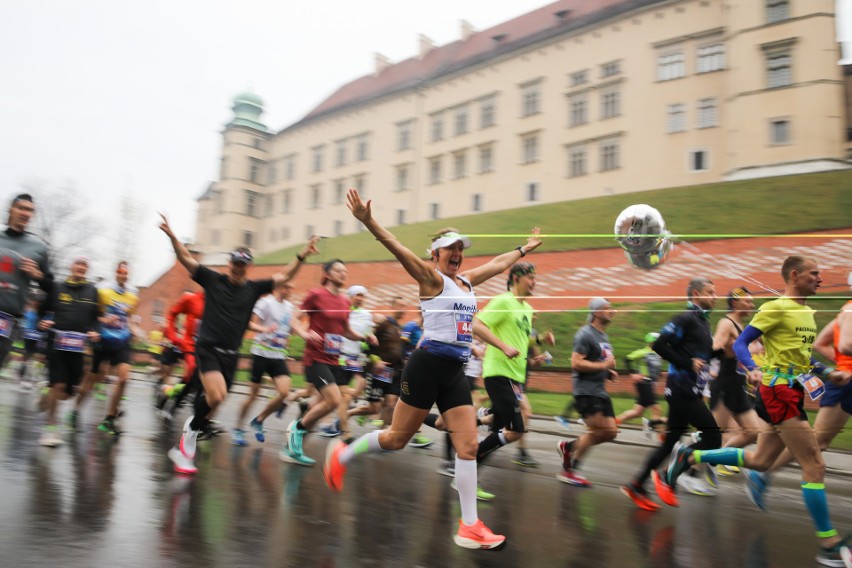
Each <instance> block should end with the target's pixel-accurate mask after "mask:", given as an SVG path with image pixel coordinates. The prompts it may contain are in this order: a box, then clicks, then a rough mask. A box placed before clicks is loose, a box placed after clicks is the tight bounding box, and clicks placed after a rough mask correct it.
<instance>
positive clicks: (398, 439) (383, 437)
mask: <svg viewBox="0 0 852 568" xmlns="http://www.w3.org/2000/svg"><path fill="white" fill-rule="evenodd" d="M409 439H411V436H408V435H407V434H405V433H403V432H394V431H393V430H385V431H384V432H382V433H381V434H379V445H380V446H381V447H382V449H384V450H390V451H396V450H401V449H403V448H404V447H405V446H406V445H407V444H408V440H409Z"/></svg>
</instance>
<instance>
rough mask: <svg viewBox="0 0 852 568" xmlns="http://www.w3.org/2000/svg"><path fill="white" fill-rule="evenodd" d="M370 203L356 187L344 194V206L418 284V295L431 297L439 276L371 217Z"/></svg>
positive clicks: (438, 288) (439, 286) (438, 287)
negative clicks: (362, 197) (365, 200)
mask: <svg viewBox="0 0 852 568" xmlns="http://www.w3.org/2000/svg"><path fill="white" fill-rule="evenodd" d="M372 203H373V201H372V200H367V202H366V203H365V202H364V201H363V200H362V199H361V196H360V195H359V194H358V190H357V189H354V188H350V189H349V191H348V192H347V194H346V206H347V207H349V210H350V211H351V212H352V215H353V216H354V217H355V218H356V219H358V220H359V221H361V222H362V223H363V224H364V226H365V227H367V230H368V231H370V232H371V233H372V234H373V236H374V237H376V240H377V241H379V242H380V243H382V245H384V247H385V248H386V249H388V250H389V251H390V252H391V254H392V255H394V256H395V257H396V259H397V260H398V261H399V262H400V264H402V267H403V268H405V271H406V272H408V274H409V275H411V277H412V278H414V279H415V280H416V281H417V282H418V284H420V295H421V296H427V297H431V296H435V295H437V294H439V293H440V291H441V289H442V287H443V281H442V280H441V277H440V276H438V273H437V272H436V271H435V270H433V268H432V267H431V266H429V264H428V263H427V262H426V261H424V260H423V259H421V258H420V257H418V256H417V255H416V254H414V253H413V252H411V251H410V250H409V249H408V248H407V247H405V246H404V245H403V244H402V243H400V242H399V240H397V238H396V236H394V234H393V233H391V232H390V231H388V230H387V229H385V228H384V227H382V226H381V225H380V224H379V222H378V221H376V220H375V219H374V218H373V210H372Z"/></svg>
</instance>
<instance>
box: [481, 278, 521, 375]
mask: <svg viewBox="0 0 852 568" xmlns="http://www.w3.org/2000/svg"><path fill="white" fill-rule="evenodd" d="M532 316H533V309H532V306H530V305H529V304H528V303H527V302H526V300H524V299H521V298H517V297H516V296H515V295H514V294H513V293H512V292H505V293H503V294H500V295H499V296H495V297H494V298H493V299H492V300H491V301H490V302H488V305H486V306H485V308H483V309H482V311H480V312H479V313H478V314H477V316H476V317H477V318H479V319H480V320H482V322H483V323H484V324H485V325H487V326H488V328H489V329H490V330H491V331H492V332H493V333H494V335H496V336H497V337H499V338H500V339H501V340H502V341H503V342H505V343H507V344H508V345H510V346H512V347H514V348H515V349H517V350H518V351H520V352H521V353H526V352H527V349H528V348H529V343H530V330H531V329H532ZM526 370H527V359H526V357H524V356H523V355H522V356H519V357H515V358H513V359H509V358H508V357H506V355H504V354H503V352H502V351H500V350H499V349H497V348H496V347H493V346H491V345H489V346H488V349H486V351H485V359H484V360H483V362H482V376H483V377H508V378H510V379H512V380H513V381H517V382H519V383H523V382H526Z"/></svg>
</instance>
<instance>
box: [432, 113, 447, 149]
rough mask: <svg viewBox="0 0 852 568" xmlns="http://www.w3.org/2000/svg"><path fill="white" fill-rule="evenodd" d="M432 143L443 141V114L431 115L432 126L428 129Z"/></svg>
mask: <svg viewBox="0 0 852 568" xmlns="http://www.w3.org/2000/svg"><path fill="white" fill-rule="evenodd" d="M429 131H430V133H431V139H432V142H438V141H439V140H443V139H444V115H443V113H440V112H438V113H435V114H433V115H432V124H431V127H430V129H429Z"/></svg>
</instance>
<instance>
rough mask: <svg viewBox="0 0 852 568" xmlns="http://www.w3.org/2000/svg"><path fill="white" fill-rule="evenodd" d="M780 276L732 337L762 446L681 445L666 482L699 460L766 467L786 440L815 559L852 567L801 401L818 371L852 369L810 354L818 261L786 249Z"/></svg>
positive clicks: (844, 378)
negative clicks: (769, 296)
mask: <svg viewBox="0 0 852 568" xmlns="http://www.w3.org/2000/svg"><path fill="white" fill-rule="evenodd" d="M781 276H782V277H783V278H784V284H785V286H784V295H783V296H781V297H780V298H778V299H776V300H772V301H770V302H767V303H765V304H763V305H762V306H761V307H760V309H759V310H758V312H757V314H756V315H755V316H754V318H753V319H752V320H751V323H749V325H748V326H747V327H746V328H745V329H744V330H743V332H742V334H740V336H739V337H738V338H737V340H736V342H735V343H734V352H735V353H736V355H737V359H738V360H739V362H740V363H742V364H743V365H744V366H745V367H746V369H748V373H749V374H748V380H749V382H751V383H753V384H759V387H758V388H759V390H758V395H757V399H756V401H755V402H756V410H757V413H758V415H759V416H760V418H762V419H763V420H764V422H766V424H764V425H762V427H761V432H760V434H759V436H758V439H757V448H756V449H755V450H754V451H753V452H747V451H745V450H743V449H741V448H722V449H720V450H711V451H699V449H697V448H679V449H678V450H677V452H676V454H675V458H674V459H672V461H671V463H670V464H669V469H668V472H667V478H668V483H669V485H671V484H672V483H674V481H675V480H676V479H677V477H678V476H679V475H680V474H681V473H683V472H684V471H686V470H687V469H688V468H689V467H691V466H692V465H693V464H697V463H708V464H712V465H717V464H725V465H736V466H739V467H747V468H750V469H755V470H758V471H764V470H766V469H769V467H770V466H771V465H772V464H773V463H774V462H775V460H776V459H777V458H778V456H779V455H780V454H781V452H782V451H783V450H784V448H785V447H786V448H787V449H789V450H790V452H791V453H792V454H793V457H794V458H796V461H798V462H799V465H800V466H801V468H802V497H803V498H804V501H805V506H806V507H807V508H808V511H809V512H810V514H811V518H812V519H813V523H814V526H815V528H816V536H817V539H818V540H819V553H818V554H817V562H819V563H820V564H821V565H823V566H847V567H852V552H850V550H849V547H848V546H847V544H846V542H845V541H844V540H842V539H841V538H840V536H838V533H837V529H835V528H834V526H833V525H832V523H831V517H830V516H829V512H828V499H827V497H826V493H825V462H824V461H823V459H822V453H821V452H820V451H819V443H818V442H817V438H816V434H815V433H814V431H813V429H812V428H811V426H810V424H809V423H808V417H807V414H806V413H805V411H804V408H803V405H804V400H805V399H804V397H805V390H807V391H808V393H810V395H811V396H812V397H813V396H818V395H819V394H821V393H820V390H821V387H822V382H821V381H820V378H822V379H825V380H831V381H835V382H837V384H838V385H839V386H845V385H847V384H848V383H849V380H850V378H852V375H850V374H849V373H847V372H843V371H837V370H835V369H833V368H830V367H825V366H824V365H822V364H820V363H817V362H815V361H814V360H813V357H812V350H813V344H814V341H815V340H816V336H817V329H816V323H815V321H814V310H813V308H810V307H808V306H806V305H805V301H806V300H807V298H808V297H809V296H813V295H814V294H815V293H816V291H817V289H818V288H819V286H820V284H821V283H822V278H821V277H820V271H819V266H818V264H817V262H816V260H814V259H812V258H809V257H804V256H789V257H787V258H786V259H785V260H784V264H783V265H782V267H781ZM761 337H762V338H763V345H764V347H765V348H766V357H765V360H764V365H763V366H762V367H758V366H757V364H756V363H755V362H754V360H753V359H752V357H751V353H750V352H749V349H748V346H749V345H750V344H751V343H752V342H753V341H756V340H757V339H758V338H761ZM818 377H820V378H818Z"/></svg>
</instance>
